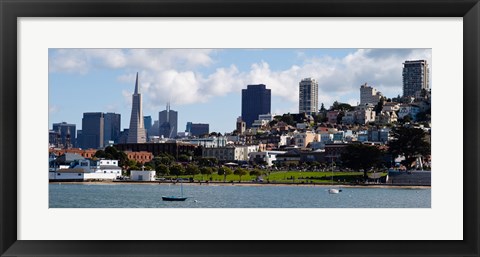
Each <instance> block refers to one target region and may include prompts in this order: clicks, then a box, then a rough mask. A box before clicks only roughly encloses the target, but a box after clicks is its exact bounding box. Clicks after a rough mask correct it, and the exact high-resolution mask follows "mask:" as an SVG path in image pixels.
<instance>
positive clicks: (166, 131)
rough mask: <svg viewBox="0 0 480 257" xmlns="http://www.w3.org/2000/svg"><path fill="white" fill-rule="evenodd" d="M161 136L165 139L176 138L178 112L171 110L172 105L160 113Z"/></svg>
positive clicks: (168, 104) (168, 105)
mask: <svg viewBox="0 0 480 257" xmlns="http://www.w3.org/2000/svg"><path fill="white" fill-rule="evenodd" d="M158 124H159V131H160V133H159V135H160V136H163V137H164V138H174V137H175V136H177V131H178V112H176V111H174V110H170V103H167V108H166V110H164V111H161V112H159V113H158Z"/></svg>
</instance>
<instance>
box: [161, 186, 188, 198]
mask: <svg viewBox="0 0 480 257" xmlns="http://www.w3.org/2000/svg"><path fill="white" fill-rule="evenodd" d="M180 190H181V191H182V195H181V196H175V195H172V196H162V200H163V201H185V200H187V198H188V197H184V196H183V184H182V183H180Z"/></svg>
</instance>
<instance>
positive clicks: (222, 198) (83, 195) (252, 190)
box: [49, 183, 431, 208]
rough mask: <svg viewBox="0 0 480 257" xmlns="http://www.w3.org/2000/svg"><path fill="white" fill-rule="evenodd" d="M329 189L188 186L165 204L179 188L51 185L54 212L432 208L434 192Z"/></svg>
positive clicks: (162, 186) (171, 185)
mask: <svg viewBox="0 0 480 257" xmlns="http://www.w3.org/2000/svg"><path fill="white" fill-rule="evenodd" d="M328 188H329V187H328V186H282V185H278V186H262V185H258V186H257V185H252V186H238V185H235V186H232V185H201V186H200V185H188V184H184V186H183V189H184V193H185V196H187V197H189V198H188V199H187V200H186V201H185V202H164V201H162V199H161V197H162V196H165V195H179V194H180V191H181V190H180V189H181V188H180V185H179V184H114V183H111V184H101V183H93V184H89V183H85V184H83V183H80V184H71V183H58V184H57V183H51V184H49V207H50V208H430V207H431V189H430V188H398V187H395V188H388V187H387V188H384V187H343V188H342V190H343V192H342V193H340V194H334V195H332V194H329V193H328V192H327V190H328Z"/></svg>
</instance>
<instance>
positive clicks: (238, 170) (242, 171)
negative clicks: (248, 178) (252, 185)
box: [233, 168, 247, 182]
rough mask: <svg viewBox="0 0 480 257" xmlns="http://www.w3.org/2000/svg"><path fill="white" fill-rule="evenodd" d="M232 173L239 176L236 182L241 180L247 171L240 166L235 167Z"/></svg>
mask: <svg viewBox="0 0 480 257" xmlns="http://www.w3.org/2000/svg"><path fill="white" fill-rule="evenodd" d="M233 174H235V175H237V176H239V179H238V182H241V181H242V176H245V175H247V171H246V170H245V169H242V168H236V169H235V171H234V172H233Z"/></svg>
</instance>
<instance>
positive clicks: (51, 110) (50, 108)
mask: <svg viewBox="0 0 480 257" xmlns="http://www.w3.org/2000/svg"><path fill="white" fill-rule="evenodd" d="M59 110H60V108H59V107H58V105H49V106H48V113H51V114H53V113H57V112H58V111H59Z"/></svg>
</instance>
